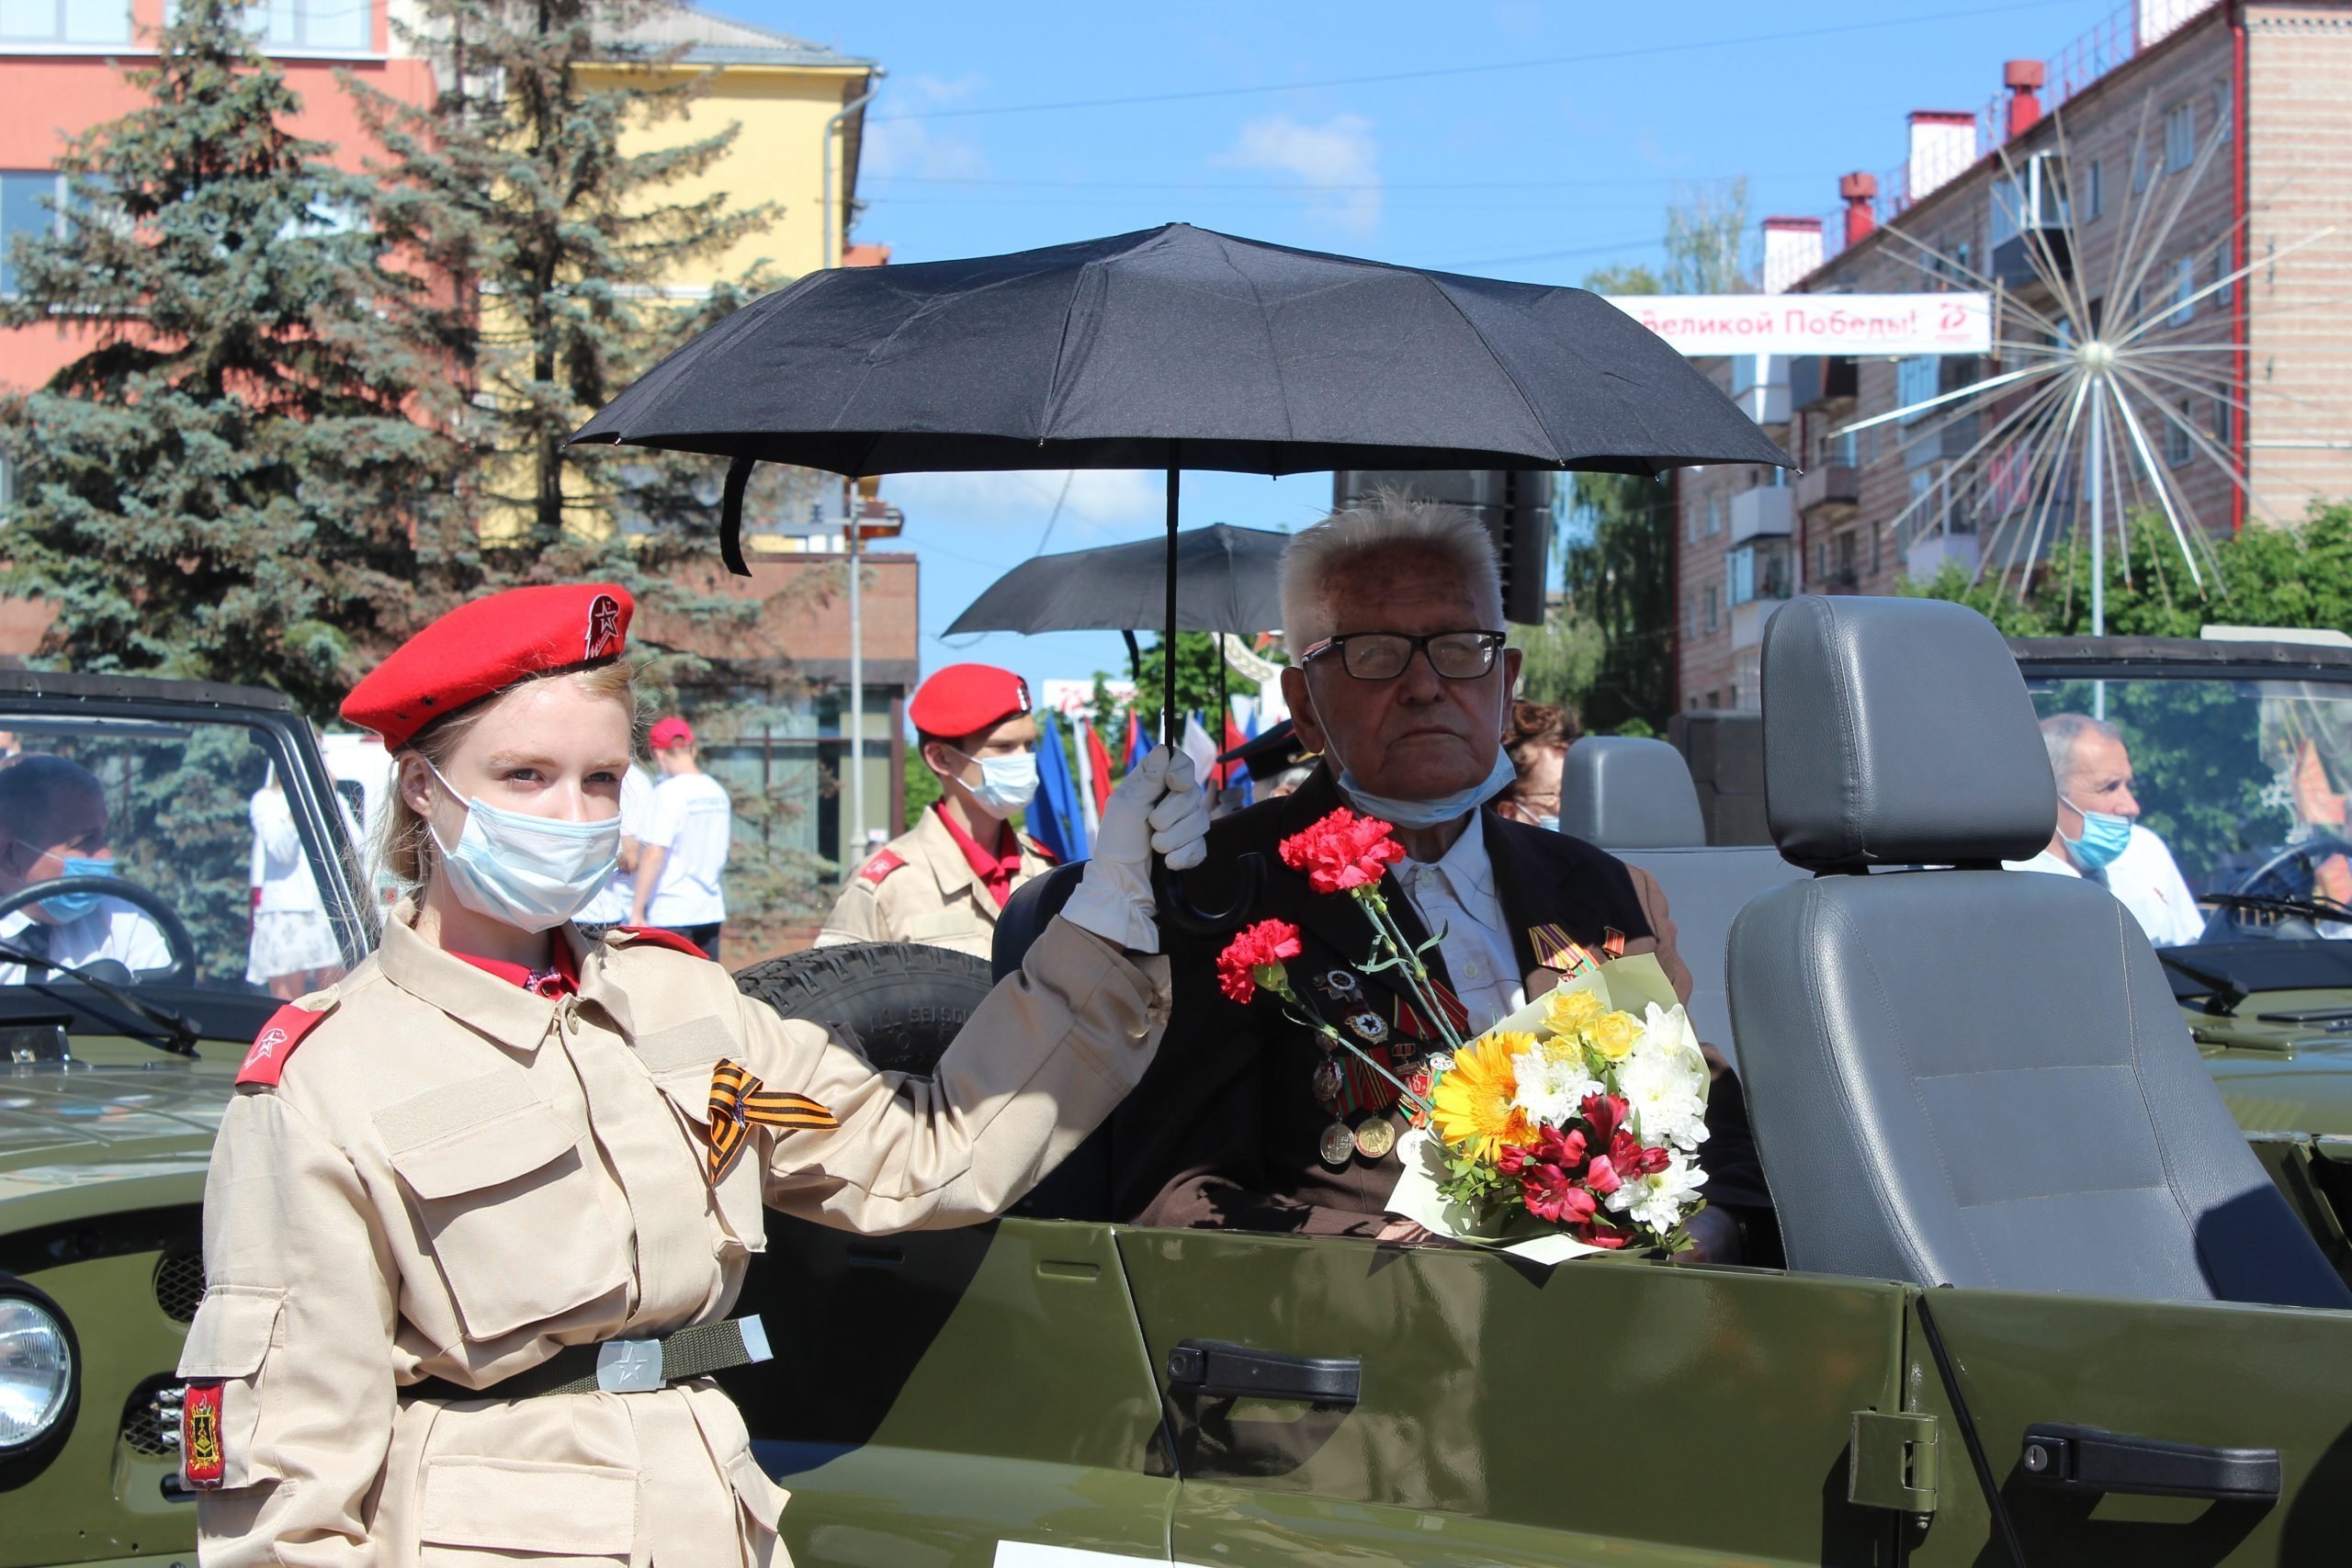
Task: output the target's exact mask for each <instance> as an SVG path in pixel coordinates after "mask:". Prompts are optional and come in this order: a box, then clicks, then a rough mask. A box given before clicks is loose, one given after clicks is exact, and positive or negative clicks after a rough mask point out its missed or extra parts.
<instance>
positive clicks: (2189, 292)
mask: <svg viewBox="0 0 2352 1568" xmlns="http://www.w3.org/2000/svg"><path fill="white" fill-rule="evenodd" d="M2196 295H2197V258H2196V257H2195V256H2183V257H2181V258H2180V260H2178V261H2177V262H2175V263H2174V264H2173V269H2172V299H2173V312H2172V314H2171V315H2170V316H2169V317H2167V318H2166V319H2165V325H2166V326H2170V327H2185V326H2187V325H2188V323H2189V322H2190V321H2195V320H2196V319H2197V299H2196Z"/></svg>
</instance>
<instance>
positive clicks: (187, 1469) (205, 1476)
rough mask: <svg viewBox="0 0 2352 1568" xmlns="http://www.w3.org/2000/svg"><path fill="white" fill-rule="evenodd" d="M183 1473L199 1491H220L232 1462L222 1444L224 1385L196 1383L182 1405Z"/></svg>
mask: <svg viewBox="0 0 2352 1568" xmlns="http://www.w3.org/2000/svg"><path fill="white" fill-rule="evenodd" d="M180 1470H181V1473H182V1474H184V1475H186V1476H187V1483H188V1484H189V1485H190V1486H193V1487H195V1488H197V1489H198V1491H203V1492H212V1491H217V1490H219V1489H220V1484H221V1483H222V1482H224V1481H225V1480H226V1479H227V1478H228V1472H229V1458H228V1454H227V1452H226V1451H225V1450H223V1449H222V1447H221V1442H220V1384H219V1383H217V1382H194V1383H190V1384H188V1386H187V1394H186V1395H185V1396H184V1397H183V1398H182V1399H181V1401H180Z"/></svg>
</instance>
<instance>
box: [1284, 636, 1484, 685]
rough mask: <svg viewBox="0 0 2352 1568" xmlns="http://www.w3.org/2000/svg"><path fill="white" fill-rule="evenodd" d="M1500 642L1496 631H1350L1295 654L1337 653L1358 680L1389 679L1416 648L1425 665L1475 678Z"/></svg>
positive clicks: (1304, 658)
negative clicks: (1408, 633)
mask: <svg viewBox="0 0 2352 1568" xmlns="http://www.w3.org/2000/svg"><path fill="white" fill-rule="evenodd" d="M1502 646H1503V634H1502V633H1501V632H1477V631H1470V632H1431V633H1430V634H1429V635H1428V636H1426V637H1407V636H1406V635H1405V634H1404V633H1403V632H1350V633H1348V634H1347V635H1346V636H1344V637H1325V638H1324V639H1323V640H1322V641H1321V642H1318V643H1317V644H1316V645H1315V646H1314V647H1313V648H1310V649H1307V650H1306V652H1305V653H1303V654H1301V655H1299V659H1298V661H1299V662H1300V663H1301V664H1312V663H1313V662H1315V660H1318V659H1320V658H1322V657H1323V656H1324V655H1325V654H1327V653H1337V654H1338V655H1339V656H1340V668H1341V669H1342V670H1345V671H1347V672H1348V673H1349V674H1351V675H1352V676H1354V677H1355V678H1356V679H1357V680H1359V681H1393V680H1395V679H1396V678H1397V676H1399V675H1402V674H1403V673H1404V672H1405V666H1406V665H1408V664H1410V663H1411V662H1412V661H1413V654H1414V653H1415V651H1416V650H1418V651H1419V652H1420V653H1421V654H1423V655H1424V656H1426V657H1427V658H1428V660H1429V661H1430V669H1432V670H1434V671H1437V672H1438V673H1439V674H1441V675H1442V676H1444V677H1445V678H1446V679H1447V680H1449V681H1475V680H1476V679H1477V678H1478V677H1479V676H1481V675H1484V674H1485V673H1486V672H1487V671H1489V670H1492V669H1493V668H1494V667H1495V655H1496V654H1497V653H1498V651H1500V650H1501V649H1502Z"/></svg>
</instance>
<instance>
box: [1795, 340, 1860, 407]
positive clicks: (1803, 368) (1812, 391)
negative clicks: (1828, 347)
mask: <svg viewBox="0 0 2352 1568" xmlns="http://www.w3.org/2000/svg"><path fill="white" fill-rule="evenodd" d="M1857 379H1858V372H1857V370H1856V368H1855V362H1854V360H1853V359H1852V358H1851V357H1850V356H1849V355H1843V354H1804V355H1796V356H1795V357H1793V358H1792V359H1791V360H1790V361H1789V406H1790V407H1791V408H1792V409H1796V410H1799V411H1801V412H1809V411H1811V410H1814V409H1820V408H1826V407H1828V406H1829V405H1830V404H1832V403H1836V402H1840V401H1844V402H1851V401H1853V400H1854V396H1855V388H1856V382H1857Z"/></svg>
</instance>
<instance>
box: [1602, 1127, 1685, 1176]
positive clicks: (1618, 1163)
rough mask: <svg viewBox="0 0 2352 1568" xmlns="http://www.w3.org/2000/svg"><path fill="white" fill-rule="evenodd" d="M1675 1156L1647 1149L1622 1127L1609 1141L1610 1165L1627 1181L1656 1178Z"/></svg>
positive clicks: (1660, 1150)
mask: <svg viewBox="0 0 2352 1568" xmlns="http://www.w3.org/2000/svg"><path fill="white" fill-rule="evenodd" d="M1672 1157H1673V1156H1670V1155H1668V1153H1667V1152H1666V1151H1665V1150H1664V1149H1645V1148H1644V1147H1642V1142H1641V1140H1640V1139H1639V1138H1636V1137H1634V1134H1631V1133H1628V1132H1627V1131H1625V1129H1624V1128H1623V1127H1620V1128H1618V1129H1617V1132H1616V1134H1615V1135H1614V1136H1612V1137H1611V1139H1610V1140H1609V1163H1610V1164H1611V1166H1613V1167H1615V1168H1616V1171H1617V1174H1618V1176H1619V1177H1620V1178H1622V1179H1625V1180H1628V1181H1630V1180H1632V1179H1634V1178H1635V1177H1637V1176H1655V1175H1657V1173H1658V1172H1659V1171H1661V1170H1664V1169H1665V1168H1667V1164H1668V1161H1669V1160H1670V1159H1671V1158H1672Z"/></svg>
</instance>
